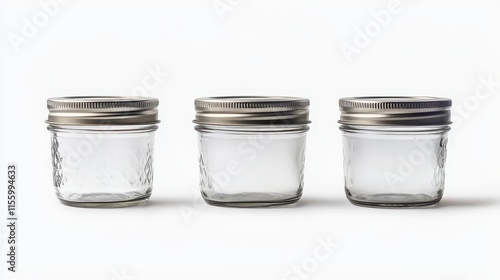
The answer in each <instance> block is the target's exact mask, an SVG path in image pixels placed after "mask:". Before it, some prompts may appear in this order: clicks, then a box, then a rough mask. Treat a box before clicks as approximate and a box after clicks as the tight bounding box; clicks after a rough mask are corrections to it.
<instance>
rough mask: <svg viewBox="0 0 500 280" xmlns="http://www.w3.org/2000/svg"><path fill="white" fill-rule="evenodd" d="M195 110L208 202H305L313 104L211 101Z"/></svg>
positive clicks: (260, 99) (258, 99)
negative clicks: (305, 179) (304, 188)
mask: <svg viewBox="0 0 500 280" xmlns="http://www.w3.org/2000/svg"><path fill="white" fill-rule="evenodd" d="M195 107H196V119H195V121H194V122H195V123H196V124H197V126H196V130H197V131H198V139H199V149H200V155H199V165H200V187H201V194H202V196H203V198H204V199H205V201H206V202H207V203H209V204H212V205H221V206H234V207H263V206H276V205H285V204H291V203H295V202H297V201H298V200H299V199H300V197H301V195H302V189H303V185H304V183H303V179H304V161H305V148H306V133H307V131H308V130H309V126H308V124H309V100H308V99H303V98H293V97H252V96H248V97H244V96H243V97H209V98H198V99H196V101H195Z"/></svg>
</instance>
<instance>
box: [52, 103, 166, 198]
mask: <svg viewBox="0 0 500 280" xmlns="http://www.w3.org/2000/svg"><path fill="white" fill-rule="evenodd" d="M157 107H158V99H156V98H146V97H118V96H99V97H59V98H50V99H48V100H47V108H48V110H49V117H48V120H47V123H48V124H49V125H48V127H47V128H48V130H49V131H50V134H51V140H52V167H53V181H54V187H55V192H56V195H57V197H58V198H59V200H60V201H61V202H62V203H63V204H65V205H69V206H78V207H124V206H132V205H138V204H142V203H145V202H146V201H147V200H148V199H149V197H150V195H151V191H152V187H153V148H154V134H155V131H156V130H157V129H158V126H157V123H158V122H159V121H158V109H157Z"/></svg>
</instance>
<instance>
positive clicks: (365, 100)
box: [339, 96, 452, 126]
mask: <svg viewBox="0 0 500 280" xmlns="http://www.w3.org/2000/svg"><path fill="white" fill-rule="evenodd" d="M451 105H452V101H451V99H449V98H441V97H431V96H363V97H345V98H341V99H340V100H339V107H340V111H341V115H340V120H339V123H341V124H346V125H379V126H398V125H401V126H428V125H449V124H451V110H450V109H451Z"/></svg>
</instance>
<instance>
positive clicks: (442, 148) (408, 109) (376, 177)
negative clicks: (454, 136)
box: [339, 97, 451, 207]
mask: <svg viewBox="0 0 500 280" xmlns="http://www.w3.org/2000/svg"><path fill="white" fill-rule="evenodd" d="M339 103H340V104H339V105H340V110H341V117H340V121H339V123H341V124H342V125H341V126H340V130H342V135H343V147H344V176H345V192H346V194H347V198H348V199H349V200H350V201H351V202H352V203H353V204H356V205H364V206H375V207H377V206H379V207H419V206H431V205H435V204H437V203H438V202H439V201H440V200H441V198H442V196H443V191H444V181H445V161H446V144H447V142H448V131H449V130H450V127H449V126H448V125H449V124H450V123H451V122H450V108H451V100H450V99H446V98H435V97H354V98H342V99H340V101H339Z"/></svg>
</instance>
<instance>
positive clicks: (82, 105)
mask: <svg viewBox="0 0 500 280" xmlns="http://www.w3.org/2000/svg"><path fill="white" fill-rule="evenodd" d="M158 103H159V102H158V99H156V98H151V97H136V96H75V97H55V98H49V99H48V100H47V108H48V109H49V119H48V120H47V123H48V124H51V125H101V124H109V125H134V124H155V123H158V122H159V121H158Z"/></svg>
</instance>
